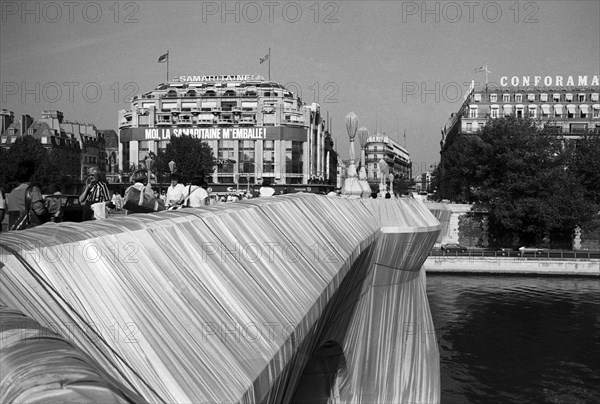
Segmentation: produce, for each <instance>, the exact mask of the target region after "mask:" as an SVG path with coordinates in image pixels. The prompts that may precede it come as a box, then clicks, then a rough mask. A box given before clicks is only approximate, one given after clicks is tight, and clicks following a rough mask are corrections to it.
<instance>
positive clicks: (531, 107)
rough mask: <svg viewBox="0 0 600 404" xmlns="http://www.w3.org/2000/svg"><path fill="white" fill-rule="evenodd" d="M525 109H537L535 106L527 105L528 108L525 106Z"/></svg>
mask: <svg viewBox="0 0 600 404" xmlns="http://www.w3.org/2000/svg"><path fill="white" fill-rule="evenodd" d="M527 108H528V109H529V110H532V109H537V105H528V106H527Z"/></svg>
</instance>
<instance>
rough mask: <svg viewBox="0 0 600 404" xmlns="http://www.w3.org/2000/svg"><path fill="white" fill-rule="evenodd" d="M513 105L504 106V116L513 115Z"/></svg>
mask: <svg viewBox="0 0 600 404" xmlns="http://www.w3.org/2000/svg"><path fill="white" fill-rule="evenodd" d="M512 108H513V107H512V105H505V106H504V115H510V114H512Z"/></svg>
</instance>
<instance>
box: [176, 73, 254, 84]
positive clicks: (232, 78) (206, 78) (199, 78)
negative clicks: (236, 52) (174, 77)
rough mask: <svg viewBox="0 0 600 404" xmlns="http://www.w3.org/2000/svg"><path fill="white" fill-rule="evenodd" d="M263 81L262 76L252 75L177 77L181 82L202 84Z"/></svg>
mask: <svg viewBox="0 0 600 404" xmlns="http://www.w3.org/2000/svg"><path fill="white" fill-rule="evenodd" d="M250 80H256V81H264V80H265V78H264V77H263V76H255V75H253V74H229V75H227V74H224V75H218V76H179V81H181V82H184V83H185V82H188V81H189V82H203V81H250Z"/></svg>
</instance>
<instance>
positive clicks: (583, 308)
mask: <svg viewBox="0 0 600 404" xmlns="http://www.w3.org/2000/svg"><path fill="white" fill-rule="evenodd" d="M427 294H428V298H429V304H430V306H431V312H432V315H433V321H434V326H435V332H436V337H437V341H438V345H439V349H440V358H441V383H442V400H441V403H442V404H455V403H456V404H475V403H482V404H494V403H501V404H507V403H519V404H523V403H536V404H537V403H540V404H542V403H549V404H550V403H551V404H556V403H565V404H579V403H590V404H592V403H594V404H596V403H600V279H598V278H578V277H534V276H495V275H494V276H491V275H443V274H431V273H430V274H428V275H427Z"/></svg>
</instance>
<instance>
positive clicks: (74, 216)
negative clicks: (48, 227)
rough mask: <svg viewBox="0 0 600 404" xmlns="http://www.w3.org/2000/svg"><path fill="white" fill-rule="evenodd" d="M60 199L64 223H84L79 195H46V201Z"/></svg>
mask: <svg viewBox="0 0 600 404" xmlns="http://www.w3.org/2000/svg"><path fill="white" fill-rule="evenodd" d="M48 198H58V199H60V202H61V205H62V211H63V216H62V219H61V221H62V222H81V221H83V205H81V203H79V195H46V197H45V199H48Z"/></svg>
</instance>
